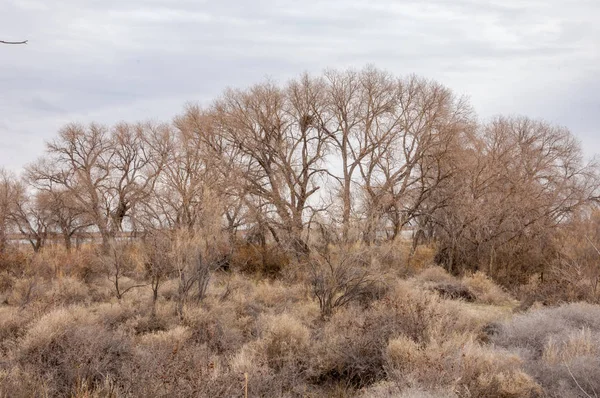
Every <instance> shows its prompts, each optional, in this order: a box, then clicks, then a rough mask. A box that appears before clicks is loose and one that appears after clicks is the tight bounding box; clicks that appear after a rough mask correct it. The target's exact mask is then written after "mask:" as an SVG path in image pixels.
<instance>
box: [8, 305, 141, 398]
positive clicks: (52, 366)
mask: <svg viewBox="0 0 600 398" xmlns="http://www.w3.org/2000/svg"><path fill="white" fill-rule="evenodd" d="M90 318H91V319H90ZM93 321H94V319H93V317H90V315H89V313H88V312H87V311H86V310H85V309H84V308H81V307H71V308H64V309H58V310H54V311H52V312H50V313H48V314H46V315H44V316H42V317H41V318H40V319H39V320H38V321H37V322H36V323H35V324H33V326H32V327H31V328H30V329H29V330H28V331H27V334H26V335H25V337H24V338H23V339H22V341H21V344H20V345H19V347H18V350H17V352H16V353H15V356H16V361H17V363H18V364H19V366H20V367H22V368H23V369H24V370H25V371H26V372H29V373H32V374H35V377H36V380H38V382H39V383H45V384H46V385H47V386H48V389H49V392H50V395H53V396H56V395H60V396H64V395H71V394H72V393H73V392H74V391H75V390H76V389H77V386H78V385H80V384H81V383H82V381H85V382H86V383H88V385H90V386H97V385H102V384H103V383H104V382H105V379H106V378H107V377H110V378H116V377H117V376H118V375H119V374H120V370H121V367H122V364H123V362H124V361H127V358H128V357H129V356H130V355H131V347H130V341H129V340H128V339H127V338H125V337H124V336H122V335H121V334H117V333H114V332H111V331H109V330H107V329H105V328H102V327H100V326H98V325H94V324H92V323H93Z"/></svg>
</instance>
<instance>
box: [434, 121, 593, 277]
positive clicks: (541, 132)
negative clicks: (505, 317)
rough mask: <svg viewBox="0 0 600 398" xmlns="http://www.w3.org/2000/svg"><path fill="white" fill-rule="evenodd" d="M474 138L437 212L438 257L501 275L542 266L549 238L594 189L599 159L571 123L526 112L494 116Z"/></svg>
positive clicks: (451, 265) (548, 250)
mask: <svg viewBox="0 0 600 398" xmlns="http://www.w3.org/2000/svg"><path fill="white" fill-rule="evenodd" d="M479 140H480V141H479V143H478V144H476V147H477V149H478V151H477V152H475V151H473V152H472V154H473V158H472V159H473V160H472V161H471V163H470V164H468V163H467V164H466V165H468V166H469V167H468V168H466V169H464V170H463V172H462V174H461V175H459V176H457V178H456V179H455V182H457V185H455V190H459V191H460V193H461V194H460V195H457V196H455V198H454V199H453V200H452V204H451V205H449V206H447V207H445V208H444V209H443V210H441V211H439V212H438V213H437V214H436V216H435V219H436V221H435V222H436V225H437V227H436V228H437V238H438V240H439V241H440V243H441V245H442V254H443V255H442V257H441V260H443V261H444V263H445V264H446V265H447V267H448V268H449V269H450V270H452V271H456V268H455V266H456V264H458V263H460V264H463V266H466V267H469V268H470V269H480V268H484V269H486V270H487V272H488V273H490V274H492V275H502V276H504V277H506V278H509V277H510V276H511V275H512V274H515V273H517V274H522V273H523V272H525V273H527V272H531V271H539V270H543V269H544V268H545V266H546V263H547V259H548V256H552V255H553V253H554V249H553V245H552V239H551V237H552V236H553V235H554V234H555V233H556V230H557V229H558V228H560V227H561V226H562V225H564V223H565V222H566V221H568V220H569V219H570V217H571V216H572V215H573V214H575V212H576V210H577V209H579V208H581V206H584V205H585V204H586V203H588V201H589V200H590V199H591V198H592V197H593V195H594V193H595V192H597V188H598V178H597V165H596V164H595V163H594V162H589V163H584V162H583V157H582V153H581V148H580V147H579V145H578V143H577V141H576V140H575V139H574V137H573V135H572V134H571V133H570V132H569V131H568V130H566V129H564V128H561V127H555V126H552V125H550V124H548V123H545V122H537V121H533V120H531V119H527V118H523V117H521V118H504V117H499V118H496V119H494V120H493V121H492V122H491V123H489V124H488V125H486V126H484V128H483V130H482V133H481V135H480V138H479Z"/></svg>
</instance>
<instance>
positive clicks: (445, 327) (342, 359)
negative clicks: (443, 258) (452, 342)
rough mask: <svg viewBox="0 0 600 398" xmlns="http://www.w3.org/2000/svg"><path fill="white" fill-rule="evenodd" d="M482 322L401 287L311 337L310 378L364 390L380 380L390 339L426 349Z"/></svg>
mask: <svg viewBox="0 0 600 398" xmlns="http://www.w3.org/2000/svg"><path fill="white" fill-rule="evenodd" d="M486 321H487V320H485V319H479V318H478V317H476V316H475V315H473V313H472V312H470V311H464V308H462V305H461V304H460V303H453V302H445V301H442V300H440V299H439V297H437V296H436V295H435V294H433V293H430V292H427V291H423V290H420V289H415V288H413V287H412V286H411V285H410V283H409V282H406V281H400V282H398V283H397V284H396V285H395V286H393V287H392V288H391V289H390V291H389V292H388V294H387V295H386V296H385V297H384V298H383V299H381V300H378V301H375V302H373V303H372V304H371V305H370V307H369V308H368V309H367V310H365V311H361V310H360V309H359V308H358V307H355V306H354V307H352V306H351V307H348V308H346V309H342V310H340V311H338V312H337V313H335V314H334V315H333V316H332V317H331V320H330V321H329V322H328V323H326V324H325V326H324V327H323V330H321V331H317V332H316V338H317V340H318V343H317V344H316V346H315V350H316V352H317V354H316V364H315V367H314V369H313V370H312V372H313V377H314V379H315V380H316V382H317V383H340V382H342V383H346V384H347V385H349V386H353V387H357V388H359V387H364V386H367V385H370V384H372V383H375V382H378V381H381V380H383V379H384V377H385V375H386V371H385V356H384V355H385V350H386V347H387V345H388V341H389V340H390V339H392V338H395V337H398V336H406V337H407V338H409V339H411V341H414V342H415V344H427V343H429V342H430V341H443V340H444V339H447V338H449V336H451V335H453V334H454V333H459V334H460V333H462V334H465V333H466V334H468V333H472V334H475V333H477V332H478V331H479V330H480V328H481V327H482V325H483V324H485V322H486Z"/></svg>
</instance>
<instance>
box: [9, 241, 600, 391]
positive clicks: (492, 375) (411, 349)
mask: <svg viewBox="0 0 600 398" xmlns="http://www.w3.org/2000/svg"><path fill="white" fill-rule="evenodd" d="M132 250H133V249H132ZM135 250H137V249H135ZM135 250H133V252H131V253H130V255H131V258H132V259H135V258H139V256H140V253H138V252H135ZM357 250H359V251H361V252H362V251H364V250H365V249H364V248H363V247H358V248H357ZM48 253H50V252H48ZM384 254H385V253H382V252H376V253H375V254H373V255H369V256H367V257H366V258H369V260H370V261H371V267H375V268H377V267H379V268H378V269H380V271H378V272H383V274H381V273H380V275H385V282H386V283H385V284H386V288H385V289H383V290H378V292H377V294H374V295H371V296H369V299H368V300H354V301H349V302H348V303H347V304H346V305H345V306H341V307H338V308H337V309H336V311H335V312H334V313H333V314H332V315H331V317H329V318H328V319H323V318H322V317H321V310H320V308H319V304H318V301H317V300H316V299H315V298H314V297H313V296H312V294H311V287H310V285H309V284H308V282H309V280H308V278H304V277H302V278H299V279H297V280H294V279H293V278H288V279H265V278H257V277H256V275H255V274H244V273H239V272H230V273H227V272H218V273H215V274H214V275H213V276H212V277H211V280H210V283H209V284H208V287H207V292H206V296H205V297H204V299H203V300H202V301H196V300H188V301H187V302H185V303H184V305H183V307H182V309H181V314H179V313H178V305H179V303H178V297H177V295H178V292H177V290H178V283H179V281H178V280H177V279H176V278H175V279H170V280H165V281H164V282H163V283H162V284H161V285H160V289H159V294H158V298H157V301H156V303H154V304H153V299H152V291H151V289H150V287H149V286H148V287H143V288H139V289H135V290H132V291H130V292H128V293H127V294H126V295H125V296H123V298H122V299H121V300H117V299H116V297H115V295H114V292H113V286H112V284H111V281H109V280H108V279H107V278H106V277H105V276H104V275H102V274H100V275H95V276H90V275H88V276H86V277H83V276H81V275H80V274H78V272H73V271H72V270H77V269H80V268H79V267H78V266H76V265H73V266H69V267H71V271H69V272H58V273H51V274H48V275H46V274H45V273H42V274H36V273H29V274H27V273H25V274H23V275H16V274H5V275H8V276H7V280H8V282H6V283H5V287H4V288H3V289H4V290H3V292H2V294H3V297H5V298H6V302H5V303H4V304H3V305H2V306H0V397H5V396H6V397H28V396H32V395H33V396H73V397H107V396H110V397H121V396H123V397H124V396H132V395H133V396H175V397H177V396H180V397H187V396H232V397H241V396H243V389H244V386H245V383H246V378H247V388H248V393H249V396H282V397H300V396H302V397H321V396H331V397H351V396H360V397H422V398H436V397H460V398H463V397H477V396H482V397H483V396H485V397H534V396H552V397H558V396H561V397H577V396H587V395H585V394H589V396H594V391H600V386H598V385H597V380H600V374H599V373H598V369H600V364H599V363H598V358H599V357H600V338H599V336H598V333H599V332H600V321H599V320H598V319H600V309H599V308H600V307H597V306H594V305H591V304H572V305H568V306H563V307H559V308H546V309H541V310H530V311H529V312H526V313H523V314H517V315H515V314H514V313H513V311H512V310H513V308H514V307H515V305H516V303H515V301H514V300H513V299H512V298H511V297H510V295H509V294H507V293H506V292H505V291H504V290H502V289H501V288H499V287H498V286H497V285H496V284H494V283H493V282H492V281H491V280H490V279H488V278H487V277H486V276H485V275H483V274H474V275H470V276H465V277H463V278H457V277H454V276H451V275H449V274H448V273H446V272H445V271H444V270H443V269H441V268H439V267H429V266H426V267H425V268H424V269H423V270H422V271H421V272H417V271H416V270H413V271H411V272H409V273H406V272H405V271H401V272H395V271H394V270H393V265H392V263H391V262H392V261H396V260H398V259H401V258H404V257H403V256H404V254H401V255H399V257H394V256H392V255H391V254H390V253H388V254H387V255H388V256H389V257H387V258H386V257H385V255H384ZM61 255H64V256H65V257H64V259H68V258H69V256H73V258H76V257H77V256H78V255H75V254H65V253H63V254H61ZM46 256H49V254H46ZM393 258H395V260H393ZM64 259H63V260H64ZM51 260H52V259H51V258H48V259H46V260H44V261H46V262H47V263H49V262H51ZM63 260H60V261H63ZM38 261H41V260H38ZM65 261H66V260H65ZM136 261H137V260H136ZM388 261H389V262H388ZM57 263H58V260H57ZM133 263H135V261H134V260H132V264H133ZM364 266H367V267H368V265H364ZM136 267H137V266H134V265H131V268H130V269H131V270H132V271H133V273H132V274H130V277H131V278H130V279H128V278H127V277H125V278H124V279H123V283H124V284H134V283H141V282H144V280H140V279H137V278H140V275H141V273H139V272H137V271H136ZM386 270H387V271H386ZM302 272H303V271H302V270H300V271H299V272H297V274H298V275H302ZM289 274H290V275H291V274H293V273H292V272H290V273H289ZM56 275H59V276H56ZM78 275H79V276H78ZM91 275H93V274H91ZM401 275H411V276H410V277H409V278H408V279H404V278H402V277H400V276H401ZM436 286H460V287H462V288H465V289H468V290H469V292H471V293H472V294H473V295H474V297H475V299H474V301H473V302H471V303H469V302H466V301H465V300H464V299H454V298H449V297H445V296H444V295H441V294H440V293H439V291H437V290H436V289H435V287H436ZM584 392H585V394H584Z"/></svg>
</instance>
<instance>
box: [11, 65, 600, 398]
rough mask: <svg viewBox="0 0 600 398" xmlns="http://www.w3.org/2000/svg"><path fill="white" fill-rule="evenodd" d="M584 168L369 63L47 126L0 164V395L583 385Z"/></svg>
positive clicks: (301, 393) (446, 94)
mask: <svg viewBox="0 0 600 398" xmlns="http://www.w3.org/2000/svg"><path fill="white" fill-rule="evenodd" d="M334 159H335V160H334ZM599 170H600V167H599V166H598V164H597V163H596V162H595V161H593V160H592V161H584V159H583V152H582V149H581V147H580V146H579V144H578V142H577V140H576V139H575V137H574V136H573V135H572V134H571V132H570V131H569V130H567V129H566V128H563V127H560V126H553V125H551V124H549V123H547V122H544V121H536V120H532V119H529V118H526V117H504V116H499V117H497V118H494V119H492V120H490V121H488V122H486V123H479V122H478V121H477V117H476V115H475V114H474V112H473V110H472V108H471V106H470V105H469V103H468V101H467V100H466V99H464V98H459V97H457V96H455V95H454V94H453V93H452V92H451V90H449V89H448V88H446V87H444V86H442V85H441V84H439V83H436V82H434V81H431V80H427V79H423V78H420V77H416V76H408V77H403V78H396V77H394V76H392V75H390V74H389V73H387V72H385V71H381V70H378V69H376V68H374V67H366V68H364V69H362V70H359V71H355V70H346V71H335V70H328V71H326V72H325V73H324V74H323V75H321V76H311V75H308V74H305V75H302V76H300V77H299V78H298V79H295V80H292V81H290V82H287V83H285V84H283V85H278V84H275V83H274V82H271V81H269V82H266V83H263V84H258V85H255V86H253V87H250V88H248V89H245V90H233V89H231V90H227V91H226V92H225V93H223V95H221V96H220V97H219V98H218V99H216V100H215V101H213V102H212V103H210V104H209V105H208V106H207V107H205V108H201V107H200V106H197V105H189V106H186V108H185V109H184V111H183V112H182V113H181V114H180V115H178V116H177V117H175V118H174V119H173V120H172V121H170V122H168V123H155V122H153V123H119V124H117V125H114V126H104V125H100V124H96V123H91V124H89V125H81V124H75V123H72V124H68V125H66V126H64V127H63V128H62V129H60V131H59V132H58V135H57V137H56V139H55V140H52V141H50V142H48V143H47V145H46V151H45V153H44V155H43V156H42V157H41V158H40V159H39V160H38V161H37V162H35V163H33V164H31V165H29V166H28V167H27V168H26V170H25V173H23V175H22V176H16V175H13V174H11V173H9V172H6V171H4V170H1V169H0V397H30V396H42V397H49V396H58V397H132V396H160V397H193V396H199V397H221V396H227V397H260V396H262V397H322V396H332V397H351V396H357V397H460V398H473V397H505V398H508V397H595V396H597V393H598V392H600V385H599V384H598V380H600V373H598V369H600V363H598V358H599V357H600V323H599V321H598V319H600V309H599V308H600V307H598V304H599V297H600V293H599V289H600V287H599V283H600V268H599V267H598V264H599V261H600V249H599V248H600V228H598V225H600V213H599V212H598V209H597V204H598V202H599V201H600V200H599V198H600V195H599V194H598V191H599V189H600V177H599V175H600V173H599Z"/></svg>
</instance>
